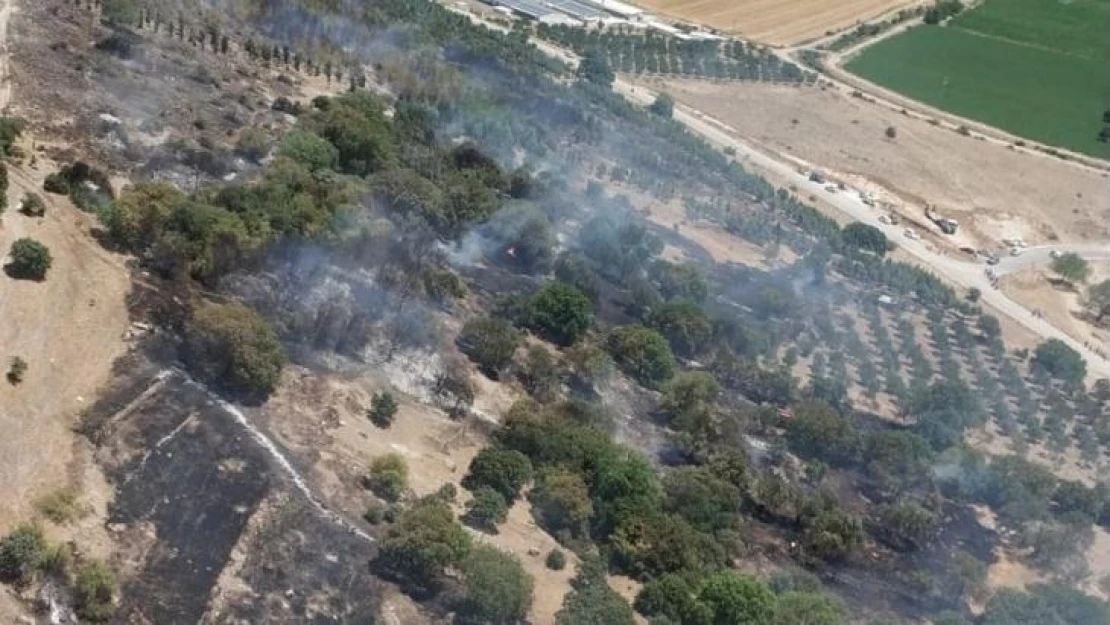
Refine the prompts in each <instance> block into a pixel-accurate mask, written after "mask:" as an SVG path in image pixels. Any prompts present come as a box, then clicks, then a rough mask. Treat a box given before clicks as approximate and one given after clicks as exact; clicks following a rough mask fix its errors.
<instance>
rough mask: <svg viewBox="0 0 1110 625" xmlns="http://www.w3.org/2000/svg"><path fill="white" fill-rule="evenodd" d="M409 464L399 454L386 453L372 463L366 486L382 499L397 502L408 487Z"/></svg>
mask: <svg viewBox="0 0 1110 625" xmlns="http://www.w3.org/2000/svg"><path fill="white" fill-rule="evenodd" d="M408 482H409V466H408V463H406V462H405V459H404V458H402V457H401V456H400V455H398V454H385V455H382V456H378V457H377V458H374V460H373V461H372V462H371V463H370V473H369V475H368V476H367V478H366V486H367V487H368V488H369V489H370V490H371V491H373V492H374V494H375V495H377V496H378V497H381V498H382V499H384V500H386V501H388V502H390V503H396V502H397V501H400V499H401V497H403V496H404V494H405V490H406V489H407V488H408Z"/></svg>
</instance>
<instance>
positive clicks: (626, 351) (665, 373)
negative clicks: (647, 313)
mask: <svg viewBox="0 0 1110 625" xmlns="http://www.w3.org/2000/svg"><path fill="white" fill-rule="evenodd" d="M606 347H607V348H608V350H609V353H610V354H611V355H612V356H613V360H614V361H616V363H617V366H618V367H619V368H620V369H621V371H624V372H625V373H626V374H627V375H629V376H631V377H632V378H633V379H635V380H636V381H637V382H639V383H640V384H643V385H644V386H647V387H649V388H656V387H658V386H659V385H660V384H662V383H663V382H666V381H667V380H669V379H671V377H672V376H673V375H674V372H675V369H676V367H677V366H678V365H677V364H676V363H675V359H674V354H673V353H671V347H670V345H669V344H668V343H667V339H665V338H663V335H661V334H659V333H658V332H656V331H655V330H652V329H649V328H645V327H644V326H641V325H631V326H623V327H619V328H616V329H615V330H613V331H612V332H610V333H609V337H608V340H607V341H606Z"/></svg>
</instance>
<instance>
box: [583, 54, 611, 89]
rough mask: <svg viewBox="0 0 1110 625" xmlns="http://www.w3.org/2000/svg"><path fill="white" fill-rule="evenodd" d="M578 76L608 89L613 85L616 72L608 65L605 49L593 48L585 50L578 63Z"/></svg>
mask: <svg viewBox="0 0 1110 625" xmlns="http://www.w3.org/2000/svg"><path fill="white" fill-rule="evenodd" d="M578 78H580V79H582V80H585V81H586V82H590V83H593V84H595V85H599V86H601V87H605V88H606V89H609V88H610V87H612V86H613V81H614V80H615V79H616V74H614V73H613V69H612V68H611V67H609V59H608V56H607V55H606V54H605V51H604V50H601V49H600V48H595V49H593V50H590V51H589V52H587V53H586V54H585V56H583V57H582V61H581V62H580V63H579V64H578Z"/></svg>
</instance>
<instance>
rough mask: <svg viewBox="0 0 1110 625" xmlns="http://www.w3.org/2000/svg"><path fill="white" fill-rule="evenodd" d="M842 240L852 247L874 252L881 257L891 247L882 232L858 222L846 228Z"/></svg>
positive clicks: (842, 233)
mask: <svg viewBox="0 0 1110 625" xmlns="http://www.w3.org/2000/svg"><path fill="white" fill-rule="evenodd" d="M841 239H842V240H843V241H844V243H845V244H847V245H849V246H851V247H854V248H856V249H860V250H867V251H869V252H874V253H875V254H877V255H879V256H883V255H885V254H886V252H887V250H888V249H889V247H890V243H889V242H888V241H887V239H886V235H885V234H883V231H882V230H879V229H878V228H876V227H875V226H869V225H867V224H864V223H860V222H858V221H857V222H853V223H850V224H848V225H847V226H845V227H844V230H843V231H842V232H841Z"/></svg>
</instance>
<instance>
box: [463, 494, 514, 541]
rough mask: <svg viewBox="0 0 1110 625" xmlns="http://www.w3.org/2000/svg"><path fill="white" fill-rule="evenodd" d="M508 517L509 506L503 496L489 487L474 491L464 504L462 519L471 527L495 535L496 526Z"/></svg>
mask: <svg viewBox="0 0 1110 625" xmlns="http://www.w3.org/2000/svg"><path fill="white" fill-rule="evenodd" d="M508 516H509V504H508V503H507V502H506V501H505V496H504V495H502V494H501V493H499V492H497V491H496V490H494V489H493V488H491V487H489V486H481V487H479V488H476V489H474V496H473V497H472V498H471V499H470V501H468V502H467V504H466V516H465V517H464V518H463V520H465V521H466V522H467V524H469V525H470V526H472V527H476V528H478V529H480V530H484V531H487V532H490V533H494V534H495V533H497V526H498V525H501V524H502V523H504V522H505V519H506V518H508Z"/></svg>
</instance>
